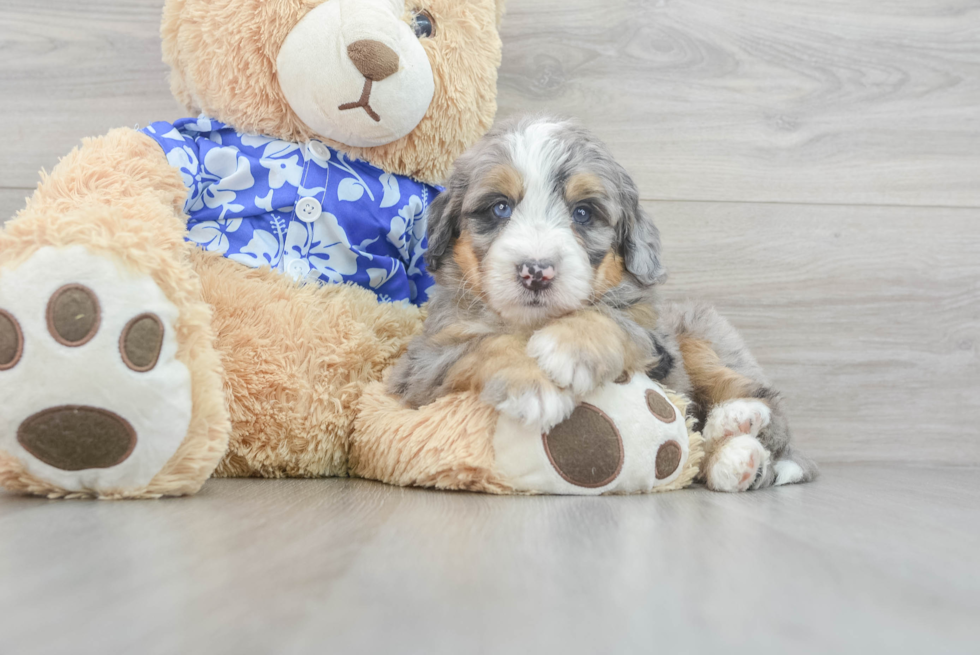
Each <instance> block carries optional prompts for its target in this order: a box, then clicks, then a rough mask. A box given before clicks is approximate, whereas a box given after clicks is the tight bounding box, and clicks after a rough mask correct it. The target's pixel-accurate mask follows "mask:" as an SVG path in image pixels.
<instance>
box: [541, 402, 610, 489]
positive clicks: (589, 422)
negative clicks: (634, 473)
mask: <svg viewBox="0 0 980 655" xmlns="http://www.w3.org/2000/svg"><path fill="white" fill-rule="evenodd" d="M543 439H544V450H545V452H546V453H547V454H548V459H549V460H551V465H552V466H554V467H555V470H556V471H557V472H558V475H560V476H561V477H562V478H564V479H565V480H566V481H567V482H570V483H571V484H574V485H576V486H579V487H587V488H596V487H604V486H606V485H607V484H609V483H611V482H612V481H613V480H615V479H616V478H617V477H618V476H619V473H620V472H621V471H622V470H623V461H624V453H623V439H622V437H621V436H620V434H619V430H618V429H616V425H615V423H613V422H612V419H610V418H609V417H608V416H606V414H605V412H603V411H602V410H600V409H599V408H597V407H594V406H592V405H589V404H588V403H582V404H581V405H579V406H578V407H576V408H575V411H574V412H572V415H571V416H570V417H569V418H568V419H566V420H565V421H564V422H562V423H559V424H558V425H556V426H555V427H554V429H552V430H551V432H549V433H548V434H545V435H544V436H543Z"/></svg>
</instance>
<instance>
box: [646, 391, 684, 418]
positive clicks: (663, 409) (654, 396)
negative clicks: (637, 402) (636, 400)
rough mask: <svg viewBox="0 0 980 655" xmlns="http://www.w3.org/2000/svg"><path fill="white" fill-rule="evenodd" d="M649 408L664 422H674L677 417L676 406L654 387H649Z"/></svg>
mask: <svg viewBox="0 0 980 655" xmlns="http://www.w3.org/2000/svg"><path fill="white" fill-rule="evenodd" d="M647 408H648V409H649V410H650V413H651V414H653V415H654V416H656V417H657V418H658V419H660V420H661V421H663V422H664V423H673V422H674V419H676V418H677V412H676V411H674V406H673V405H671V404H670V402H668V401H667V399H666V398H664V397H663V396H661V395H660V394H659V393H657V392H656V391H654V390H653V389H647Z"/></svg>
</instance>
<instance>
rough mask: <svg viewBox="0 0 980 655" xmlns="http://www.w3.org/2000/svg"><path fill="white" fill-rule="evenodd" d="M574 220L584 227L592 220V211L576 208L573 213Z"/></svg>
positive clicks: (586, 208) (585, 208)
mask: <svg viewBox="0 0 980 655" xmlns="http://www.w3.org/2000/svg"><path fill="white" fill-rule="evenodd" d="M572 220H573V221H575V222H576V223H579V224H580V225H584V224H586V223H588V222H589V221H591V220H592V210H591V209H589V208H588V207H584V206H583V207H576V208H575V209H574V210H573V211H572Z"/></svg>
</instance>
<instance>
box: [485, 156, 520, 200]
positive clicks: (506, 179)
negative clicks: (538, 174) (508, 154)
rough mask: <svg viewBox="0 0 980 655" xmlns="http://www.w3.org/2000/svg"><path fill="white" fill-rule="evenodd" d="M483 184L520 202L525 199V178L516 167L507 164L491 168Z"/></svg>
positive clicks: (486, 187)
mask: <svg viewBox="0 0 980 655" xmlns="http://www.w3.org/2000/svg"><path fill="white" fill-rule="evenodd" d="M481 186H482V187H484V188H485V189H492V190H493V191H496V192H497V193H500V194H501V195H503V196H505V197H507V198H510V199H511V200H514V201H515V202H518V203H519V202H520V201H521V200H523V199H524V178H523V177H522V176H521V174H520V172H519V171H518V170H517V169H516V168H514V167H513V166H508V165H507V164H500V165H499V166H494V167H493V168H492V169H490V172H489V173H487V175H486V177H485V178H484V179H483V182H482V184H481Z"/></svg>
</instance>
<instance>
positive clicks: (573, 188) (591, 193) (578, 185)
mask: <svg viewBox="0 0 980 655" xmlns="http://www.w3.org/2000/svg"><path fill="white" fill-rule="evenodd" d="M605 196H606V187H605V186H604V185H603V184H602V180H601V179H599V177H598V176H596V175H593V174H592V173H576V174H575V175H572V176H571V177H570V178H568V182H566V183H565V200H566V201H567V202H568V203H569V204H575V203H577V202H581V201H582V200H588V199H589V198H604V197H605Z"/></svg>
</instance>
